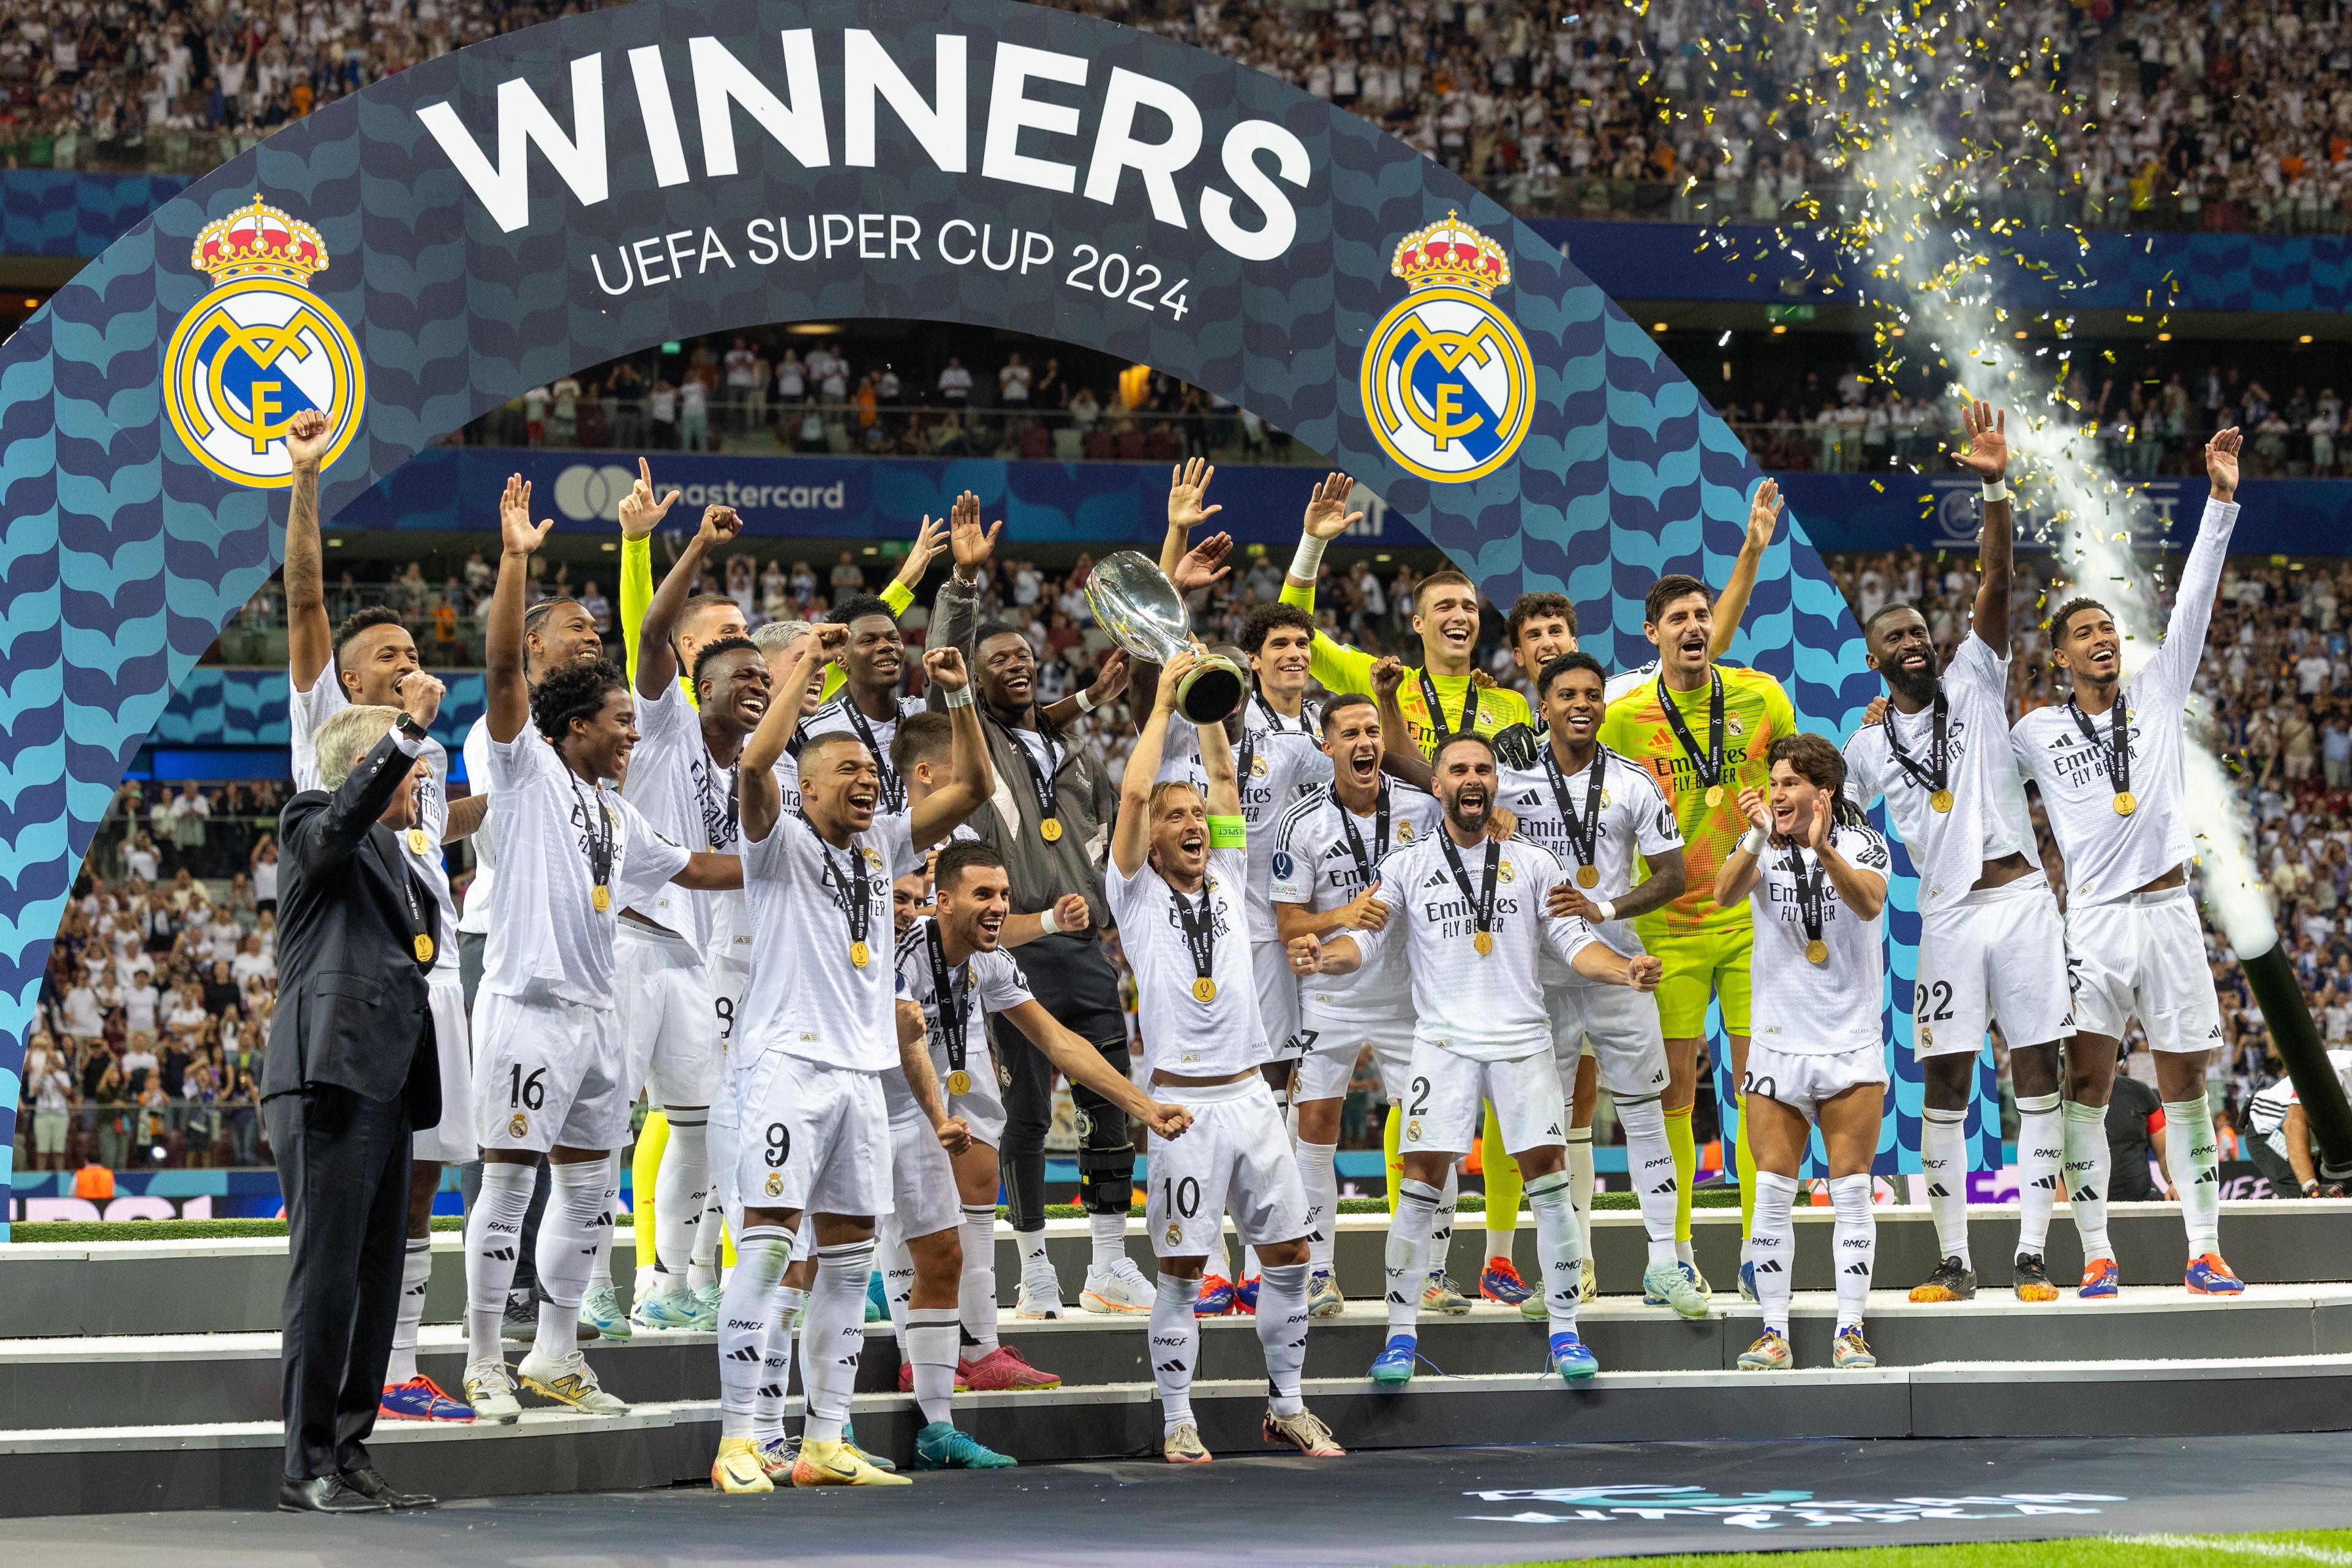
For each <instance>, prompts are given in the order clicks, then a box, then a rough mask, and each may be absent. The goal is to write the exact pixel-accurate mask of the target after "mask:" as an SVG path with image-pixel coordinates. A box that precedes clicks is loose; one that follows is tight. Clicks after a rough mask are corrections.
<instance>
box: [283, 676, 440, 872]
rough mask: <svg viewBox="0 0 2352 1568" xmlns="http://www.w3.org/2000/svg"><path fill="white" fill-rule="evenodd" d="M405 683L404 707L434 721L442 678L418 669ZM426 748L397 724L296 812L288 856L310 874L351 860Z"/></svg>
mask: <svg viewBox="0 0 2352 1568" xmlns="http://www.w3.org/2000/svg"><path fill="white" fill-rule="evenodd" d="M402 686H403V688H404V689H403V690H402V693H401V710H402V711H403V712H404V713H406V714H407V715H408V716H409V717H410V718H412V719H415V721H417V722H418V723H419V724H425V723H429V722H431V721H432V717H433V713H434V710H436V709H437V708H438V707H439V706H440V702H441V683H440V682H439V681H438V680H436V679H434V678H433V677H431V676H429V675H426V674H425V672H424V671H422V670H419V671H417V672H416V673H415V675H412V676H410V677H409V678H408V679H406V680H405V681H404V682H403V683H402ZM424 752H425V743H424V742H421V741H415V742H412V741H410V740H408V739H407V738H406V737H404V735H402V734H401V732H400V731H399V730H398V729H397V728H396V727H395V728H393V729H389V730H386V731H384V734H383V739H382V740H381V741H378V742H376V743H375V744H374V745H373V747H371V748H369V750H368V753H367V755H366V756H364V757H362V758H361V759H360V760H359V763H358V764H357V765H356V766H354V767H353V768H352V771H351V773H350V774H349V775H348V776H347V777H345V778H344V780H343V782H342V783H341V784H340V785H338V786H336V789H335V792H334V794H333V795H332V797H331V798H330V799H329V800H328V802H327V804H326V805H324V806H321V807H320V809H318V810H317V811H309V812H301V813H299V814H297V815H296V816H295V818H294V822H293V825H292V826H290V827H289V828H288V829H287V831H286V838H285V856H286V858H288V859H289V860H291V861H292V862H293V863H294V864H295V865H297V866H299V867H300V868H302V869H303V870H304V871H305V872H306V873H309V874H311V875H316V874H317V873H319V872H320V871H325V870H329V869H331V868H334V867H337V866H340V865H341V864H343V863H344V862H345V861H347V860H349V859H350V858H352V853H353V852H354V851H356V850H357V849H358V848H359V847H360V844H361V842H362V840H364V839H365V838H366V837H367V834H368V829H369V828H371V827H373V826H375V824H376V819H377V818H378V817H381V816H383V808H384V807H385V806H387V805H391V804H392V797H393V796H394V795H395V794H397V793H398V792H399V790H400V785H401V782H402V781H403V780H404V779H406V778H407V777H408V775H409V773H411V772H412V771H413V770H414V769H415V766H416V759H417V758H418V757H420V756H422V755H423V754H424Z"/></svg>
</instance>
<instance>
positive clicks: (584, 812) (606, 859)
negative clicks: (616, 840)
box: [572, 775, 613, 888]
mask: <svg viewBox="0 0 2352 1568" xmlns="http://www.w3.org/2000/svg"><path fill="white" fill-rule="evenodd" d="M572 802H573V804H575V805H578V806H579V807H580V816H581V822H582V829H581V830H582V833H583V835H584V837H585V838H586V840H587V847H588V874H589V876H590V877H592V878H593V879H594V880H595V883H596V886H598V887H600V888H609V887H611V886H612V885H613V819H612V818H611V817H610V816H606V815H605V813H604V785H603V784H598V785H597V786H596V793H595V794H594V795H593V796H591V797H587V798H584V799H583V797H582V795H581V794H580V780H579V778H578V777H577V776H576V775H575V776H574V777H573V778H572Z"/></svg>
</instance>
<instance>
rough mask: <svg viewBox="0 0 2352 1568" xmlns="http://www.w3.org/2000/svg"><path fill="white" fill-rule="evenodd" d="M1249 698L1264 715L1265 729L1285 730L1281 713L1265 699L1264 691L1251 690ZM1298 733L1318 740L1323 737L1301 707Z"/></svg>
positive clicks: (1278, 731) (1279, 731) (1277, 731)
mask: <svg viewBox="0 0 2352 1568" xmlns="http://www.w3.org/2000/svg"><path fill="white" fill-rule="evenodd" d="M1250 700H1251V701H1252V702H1255V703H1256V704H1257V710H1258V711H1259V712H1261V713H1263V714H1265V727H1266V728H1267V729H1269V730H1272V731H1275V732H1276V734H1281V733H1283V732H1285V731H1286V725H1285V724H1284V723H1283V721H1282V715H1281V714H1280V713H1277V712H1276V711H1275V707H1274V704H1273V703H1271V702H1268V701H1267V700H1265V693H1264V692H1261V691H1253V692H1251V693H1250ZM1298 733H1300V734H1302V735H1312V736H1313V737H1314V738H1315V739H1316V740H1318V741H1320V740H1321V739H1322V738H1323V733H1322V730H1321V728H1320V727H1319V726H1318V724H1317V723H1316V722H1315V721H1314V719H1313V717H1312V716H1311V715H1309V714H1308V713H1307V711H1306V710H1303V709H1302V710H1300V711H1299V715H1298Z"/></svg>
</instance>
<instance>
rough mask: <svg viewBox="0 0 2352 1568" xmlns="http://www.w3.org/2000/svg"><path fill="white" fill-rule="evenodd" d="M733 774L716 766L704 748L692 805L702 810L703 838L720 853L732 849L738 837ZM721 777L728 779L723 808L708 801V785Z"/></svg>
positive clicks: (731, 769) (715, 762) (731, 771)
mask: <svg viewBox="0 0 2352 1568" xmlns="http://www.w3.org/2000/svg"><path fill="white" fill-rule="evenodd" d="M735 771H736V770H735V769H733V768H721V767H720V766H719V759H718V758H716V757H714V756H712V755H711V754H710V748H709V745H708V744H706V745H704V747H703V748H702V771H701V772H700V773H697V774H696V775H695V779H694V800H695V804H696V805H698V806H700V807H701V808H702V834H703V837H706V838H708V839H709V840H710V847H711V848H713V849H715V850H718V851H719V852H720V853H722V854H723V853H725V852H726V851H728V850H730V849H732V848H734V847H735V841H736V839H737V838H738V837H740V816H739V815H738V813H739V810H740V808H739V806H738V805H737V804H736V796H735ZM722 774H724V775H725V776H726V779H727V788H726V791H725V792H724V793H725V795H726V805H725V807H724V809H722V808H721V807H720V805H719V803H718V802H717V801H715V800H713V799H712V798H711V791H710V786H711V785H712V784H715V783H716V782H717V781H718V780H719V777H720V775H722Z"/></svg>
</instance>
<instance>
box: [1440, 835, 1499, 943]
mask: <svg viewBox="0 0 2352 1568" xmlns="http://www.w3.org/2000/svg"><path fill="white" fill-rule="evenodd" d="M1437 841H1438V842H1439V843H1441V844H1443V845H1444V846H1445V864H1446V866H1447V867H1448V868H1451V869H1452V871H1453V872H1454V886H1455V887H1457V888H1459V889H1462V897H1463V898H1464V899H1465V900H1467V902H1468V903H1469V905H1470V910H1471V912H1472V913H1473V914H1474V915H1475V916H1476V917H1477V921H1478V931H1479V934H1481V935H1484V934H1486V931H1488V930H1490V929H1491V928H1492V927H1493V925H1494V923H1495V872H1496V868H1498V867H1500V866H1501V865H1502V863H1503V847H1502V846H1501V845H1499V844H1497V843H1496V842H1495V841H1494V840H1493V839H1491V838H1489V839H1488V840H1486V877H1485V879H1483V880H1482V881H1481V882H1480V883H1479V886H1478V890H1477V891H1476V892H1475V893H1474V892H1472V891H1471V890H1470V872H1469V870H1468V869H1467V868H1465V867H1464V865H1463V864H1462V851H1461V850H1459V849H1457V848H1455V847H1454V835H1453V834H1451V833H1449V832H1447V831H1446V830H1445V829H1444V828H1443V827H1440V828H1439V829H1438V830H1437Z"/></svg>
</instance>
